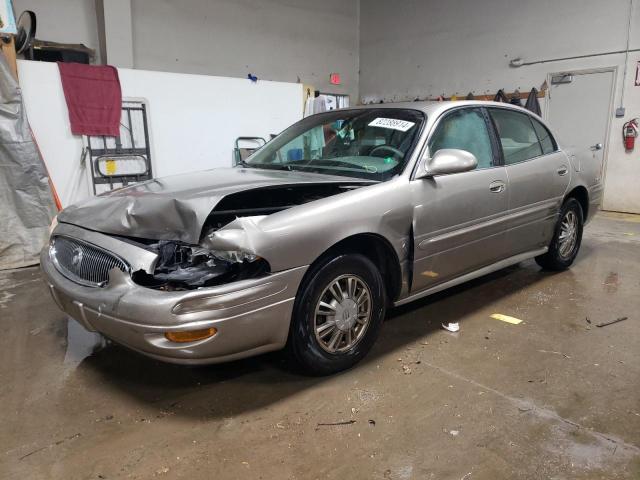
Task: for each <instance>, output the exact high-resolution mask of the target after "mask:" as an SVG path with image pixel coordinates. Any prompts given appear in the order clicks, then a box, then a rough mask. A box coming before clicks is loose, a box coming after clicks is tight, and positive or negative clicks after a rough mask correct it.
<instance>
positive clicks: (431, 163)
mask: <svg viewBox="0 0 640 480" xmlns="http://www.w3.org/2000/svg"><path fill="white" fill-rule="evenodd" d="M477 166H478V159H477V158H476V156H475V155H474V154H473V153H470V152H467V151H466V150H458V149H456V148H443V149H441V150H438V151H437V152H436V153H435V154H434V155H433V157H431V158H424V159H423V160H422V162H421V165H420V168H419V169H418V174H417V175H416V178H430V177H433V176H435V175H449V174H451V173H461V172H468V171H470V170H474V169H475V168H476V167H477Z"/></svg>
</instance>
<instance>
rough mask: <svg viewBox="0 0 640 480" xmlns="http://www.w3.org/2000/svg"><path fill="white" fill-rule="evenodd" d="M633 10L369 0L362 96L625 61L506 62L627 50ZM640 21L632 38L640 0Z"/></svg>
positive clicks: (590, 1) (525, 1) (419, 93)
mask: <svg viewBox="0 0 640 480" xmlns="http://www.w3.org/2000/svg"><path fill="white" fill-rule="evenodd" d="M628 11H629V0H609V1H606V2H603V1H601V0H563V1H561V2H558V1H555V0H537V1H530V0H484V1H483V2H482V4H481V5H480V4H479V3H478V2H476V1H474V0H450V1H448V2H438V1H436V0H427V1H425V0H404V1H402V2H387V1H385V0H362V2H361V20H360V97H361V98H362V100H363V101H365V102H370V101H378V100H380V99H384V100H393V99H397V100H400V99H411V100H413V99H414V98H416V97H427V96H437V95H440V94H446V95H451V94H458V95H466V94H467V93H469V91H473V92H475V93H477V94H481V93H485V92H491V93H495V92H496V91H497V90H498V89H499V88H505V89H506V90H509V91H513V90H514V89H515V88H520V89H521V90H522V89H526V90H529V89H531V87H533V86H535V87H537V88H540V85H541V84H542V82H543V81H544V80H545V78H546V74H547V73H548V72H550V71H553V72H555V71H559V70H563V69H578V68H594V67H602V66H620V67H622V64H623V60H624V55H610V56H605V57H595V58H591V59H582V60H572V61H566V62H554V63H549V64H542V65H535V66H527V67H521V68H511V67H509V65H508V64H509V60H510V59H513V58H516V57H521V58H523V59H524V61H533V60H541V59H547V58H558V57H568V56H576V55H586V54H593V53H598V52H607V51H617V50H624V48H625V43H626V33H627V21H628ZM633 24H634V25H635V30H634V31H633V38H632V41H631V48H634V47H635V48H640V4H638V1H637V0H636V8H635V11H634V19H633ZM621 69H622V68H620V70H621ZM633 72H635V68H634V70H633ZM633 72H632V73H633Z"/></svg>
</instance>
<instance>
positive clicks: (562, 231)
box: [536, 198, 584, 271]
mask: <svg viewBox="0 0 640 480" xmlns="http://www.w3.org/2000/svg"><path fill="white" fill-rule="evenodd" d="M583 223H584V219H583V213H582V206H581V205H580V202H578V201H577V200H576V199H575V198H569V199H567V200H566V201H565V202H564V204H563V205H562V209H561V210H560V217H559V219H558V223H557V224H556V228H555V231H554V234H553V239H552V240H551V244H550V245H549V251H548V252H547V253H545V254H544V255H540V256H538V257H536V262H537V263H538V265H540V266H541V267H542V268H545V269H547V270H555V271H560V270H565V269H567V268H569V267H570V266H571V264H572V263H573V261H574V260H575V258H576V255H578V250H580V243H581V242H582V227H583Z"/></svg>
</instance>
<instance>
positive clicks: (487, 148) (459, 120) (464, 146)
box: [429, 108, 493, 168]
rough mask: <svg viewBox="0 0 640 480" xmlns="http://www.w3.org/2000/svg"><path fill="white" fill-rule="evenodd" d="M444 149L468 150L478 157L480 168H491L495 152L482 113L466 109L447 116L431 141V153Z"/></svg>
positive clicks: (478, 110)
mask: <svg viewBox="0 0 640 480" xmlns="http://www.w3.org/2000/svg"><path fill="white" fill-rule="evenodd" d="M443 148H457V149H460V150H466V151H467V152H470V153H473V154H474V155H475V156H476V158H477V159H478V168H488V167H491V166H492V165H493V150H492V149H491V140H490V139H489V132H488V130H487V124H486V122H485V120H484V117H483V116H482V111H481V110H480V109H477V108H464V109H460V110H454V111H453V112H451V113H449V114H447V115H446V116H445V117H444V119H442V121H441V122H440V124H439V125H438V128H437V130H436V132H435V133H434V135H433V136H432V137H431V140H430V141H429V153H430V154H431V155H433V154H434V153H436V152H437V151H438V150H441V149H443Z"/></svg>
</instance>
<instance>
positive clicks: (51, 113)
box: [18, 61, 302, 206]
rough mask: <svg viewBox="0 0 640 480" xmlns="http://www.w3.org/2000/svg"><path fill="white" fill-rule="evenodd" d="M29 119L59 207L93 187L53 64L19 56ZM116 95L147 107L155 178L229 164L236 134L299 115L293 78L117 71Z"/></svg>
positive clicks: (269, 129)
mask: <svg viewBox="0 0 640 480" xmlns="http://www.w3.org/2000/svg"><path fill="white" fill-rule="evenodd" d="M18 72H19V76H20V86H21V87H22V91H23V95H24V101H25V105H26V109H27V115H28V117H29V123H30V124H31V128H32V129H33V132H34V136H35V138H36V141H37V142H38V145H39V147H40V150H41V152H42V155H43V157H44V159H45V163H46V165H47V168H48V169H49V174H50V175H51V178H52V180H53V183H54V185H55V187H56V190H57V192H58V195H59V196H60V199H61V201H62V204H63V206H67V205H69V204H71V203H74V202H76V201H78V200H81V199H83V198H86V197H87V196H89V195H90V194H91V192H92V188H91V185H89V182H88V175H87V172H86V171H85V170H84V169H83V168H81V163H80V156H81V152H82V138H81V137H79V136H74V135H72V134H71V130H70V126H69V118H68V113H67V106H66V103H65V100H64V94H63V91H62V85H61V83H60V74H59V72H58V67H57V65H56V64H55V63H45V62H31V61H19V62H18ZM118 72H119V75H120V83H121V87H122V95H123V98H137V99H144V100H145V101H146V103H147V105H148V109H149V110H148V117H149V130H150V132H149V134H150V144H151V155H152V165H153V169H154V176H157V177H159V176H165V175H171V174H175V173H183V172H189V171H196V170H203V169H207V168H214V167H225V166H230V165H231V164H232V149H233V142H234V140H235V139H236V138H237V137H240V136H259V137H264V138H267V139H268V137H269V134H271V133H278V132H280V131H282V130H283V129H284V128H286V127H287V126H289V125H290V124H292V123H293V122H295V121H297V120H299V119H300V118H301V117H302V85H301V84H296V83H284V82H269V81H258V82H257V83H253V82H251V81H250V80H248V79H246V80H245V79H239V78H227V77H212V76H205V75H186V74H179V73H166V72H151V71H145V70H130V69H119V70H118Z"/></svg>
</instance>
